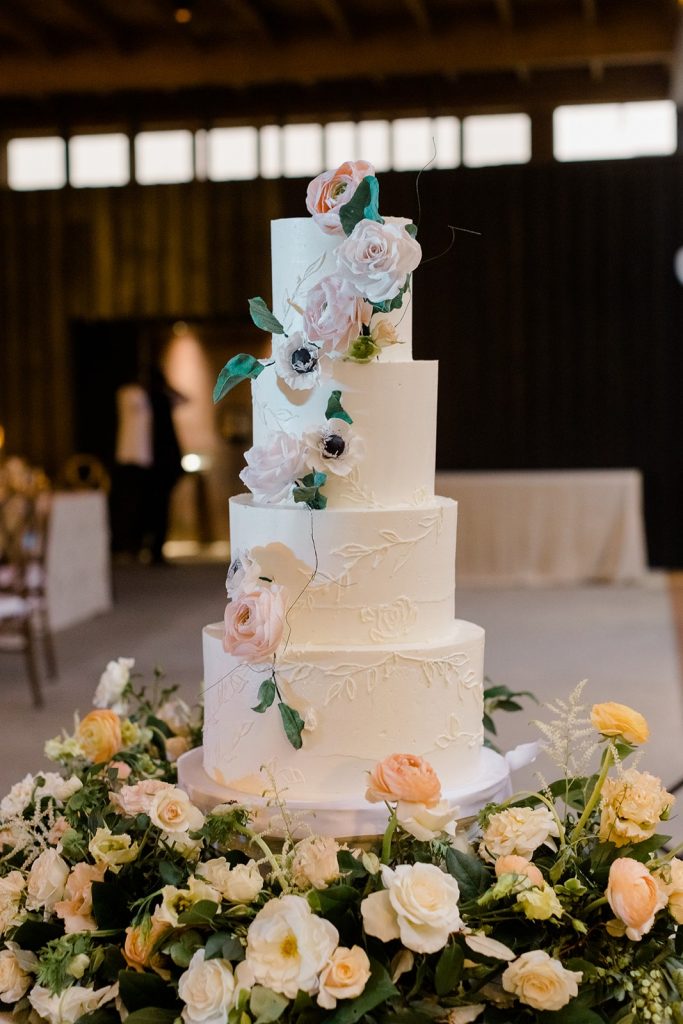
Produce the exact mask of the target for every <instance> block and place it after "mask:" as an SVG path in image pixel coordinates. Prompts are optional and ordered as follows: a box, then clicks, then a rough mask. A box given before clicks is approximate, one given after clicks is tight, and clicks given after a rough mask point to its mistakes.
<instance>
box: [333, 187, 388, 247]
mask: <svg viewBox="0 0 683 1024" xmlns="http://www.w3.org/2000/svg"><path fill="white" fill-rule="evenodd" d="M361 220H376V221H379V223H380V224H383V223H384V220H383V219H382V217H380V215H379V182H378V181H377V178H376V177H375V176H374V174H368V175H367V177H365V178H363V180H362V181H361V183H360V185H359V186H358V187H357V189H356V191H355V192H354V193H353V195H352V196H351V198H350V199H349V201H348V203H344V205H343V206H340V207H339V221H340V223H341V226H342V228H343V229H344V234H346V235H350V234H351V232H352V231H353V229H354V228H355V226H356V224H358V222H359V221H361Z"/></svg>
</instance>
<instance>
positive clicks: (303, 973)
mask: <svg viewBox="0 0 683 1024" xmlns="http://www.w3.org/2000/svg"><path fill="white" fill-rule="evenodd" d="M338 942H339V933H338V932H337V929H336V928H335V927H334V925H333V924H331V923H330V922H329V921H326V920H325V919H324V918H322V917H316V915H315V914H314V913H313V912H312V910H311V908H310V906H309V904H308V901H307V900H305V899H304V897H303V896H292V895H287V896H280V897H278V898H277V899H274V900H270V902H269V903H266V905H265V907H263V909H262V910H259V912H258V914H257V915H256V917H255V918H254V920H253V921H252V923H251V924H250V925H249V931H248V932H247V956H246V962H247V964H248V965H249V967H250V968H251V970H252V971H253V974H254V979H255V981H256V982H257V983H258V984H260V985H264V986H265V987H266V988H272V989H273V991H274V992H281V993H282V994H283V995H285V996H287V998H288V999H294V998H295V997H296V994H297V992H299V991H302V992H309V993H311V992H315V991H316V990H317V988H318V975H319V974H320V972H321V971H322V969H323V968H324V967H325V965H326V963H327V961H328V960H329V959H330V957H331V956H332V952H333V950H334V949H335V948H336V946H337V944H338Z"/></svg>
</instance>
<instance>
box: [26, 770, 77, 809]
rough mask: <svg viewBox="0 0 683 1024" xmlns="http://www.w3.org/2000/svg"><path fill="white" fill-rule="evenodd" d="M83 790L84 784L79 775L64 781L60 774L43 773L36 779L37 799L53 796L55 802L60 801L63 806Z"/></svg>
mask: <svg viewBox="0 0 683 1024" xmlns="http://www.w3.org/2000/svg"><path fill="white" fill-rule="evenodd" d="M82 788H83V783H82V782H81V780H80V779H79V778H78V776H77V775H72V776H71V777H70V778H68V779H63V778H62V776H61V775H59V774H58V772H41V774H40V775H39V776H38V777H37V779H36V797H38V798H39V799H41V798H42V797H45V796H51V797H52V798H53V800H58V801H59V802H60V803H63V804H65V803H66V801H67V800H68V799H69V797H71V796H73V795H74V793H77V792H78V791H79V789H82Z"/></svg>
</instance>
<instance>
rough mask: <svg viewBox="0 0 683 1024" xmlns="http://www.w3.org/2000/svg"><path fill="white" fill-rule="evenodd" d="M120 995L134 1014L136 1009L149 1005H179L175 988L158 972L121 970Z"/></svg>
mask: <svg viewBox="0 0 683 1024" xmlns="http://www.w3.org/2000/svg"><path fill="white" fill-rule="evenodd" d="M119 995H120V996H121V1001H122V1003H123V1005H124V1006H125V1007H126V1009H127V1010H128V1011H129V1012H130V1013H131V1014H132V1013H133V1012H134V1011H135V1010H145V1009H147V1008H149V1007H161V1008H163V1009H168V1008H172V1009H175V1008H176V1007H177V1005H178V1001H177V997H176V994H175V990H174V989H173V988H172V986H171V985H168V984H167V983H166V982H165V981H163V979H162V978H160V977H159V975H158V974H151V973H147V972H146V971H145V972H144V973H139V972H138V971H128V970H126V971H121V972H120V973H119Z"/></svg>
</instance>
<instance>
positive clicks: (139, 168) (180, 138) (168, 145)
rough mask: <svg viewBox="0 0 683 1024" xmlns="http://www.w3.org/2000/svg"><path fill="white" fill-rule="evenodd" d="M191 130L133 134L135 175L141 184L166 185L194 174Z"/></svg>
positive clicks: (189, 178)
mask: <svg viewBox="0 0 683 1024" xmlns="http://www.w3.org/2000/svg"><path fill="white" fill-rule="evenodd" d="M192 150H193V141H192V132H188V131H176V132H140V134H139V135H136V136H135V177H136V179H137V181H138V182H139V183H140V184H141V185H167V184H171V183H173V182H180V181H192V178H193V177H194V155H193V151H192Z"/></svg>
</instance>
